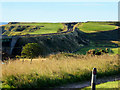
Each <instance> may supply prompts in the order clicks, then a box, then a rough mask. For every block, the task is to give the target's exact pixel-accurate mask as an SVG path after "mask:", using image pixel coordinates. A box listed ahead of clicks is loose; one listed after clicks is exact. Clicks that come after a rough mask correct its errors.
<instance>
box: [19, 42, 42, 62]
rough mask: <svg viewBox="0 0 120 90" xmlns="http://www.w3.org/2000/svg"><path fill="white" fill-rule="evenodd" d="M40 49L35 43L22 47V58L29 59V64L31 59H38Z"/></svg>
mask: <svg viewBox="0 0 120 90" xmlns="http://www.w3.org/2000/svg"><path fill="white" fill-rule="evenodd" d="M41 51H42V49H41V48H40V46H39V45H38V44H37V43H28V44H26V45H25V46H23V50H22V52H21V56H22V57H26V58H30V59H31V62H32V59H33V58H35V57H38V56H39V55H40V53H41Z"/></svg>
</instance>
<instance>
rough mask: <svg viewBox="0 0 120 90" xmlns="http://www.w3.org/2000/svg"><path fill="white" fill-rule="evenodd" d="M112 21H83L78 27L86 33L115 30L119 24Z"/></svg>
mask: <svg viewBox="0 0 120 90" xmlns="http://www.w3.org/2000/svg"><path fill="white" fill-rule="evenodd" d="M111 24H112V23H107V22H106V23H105V22H103V23H101V22H88V23H82V24H80V25H78V28H79V29H80V30H81V31H83V32H86V33H92V32H99V31H108V30H114V29H116V28H117V27H118V26H115V25H111Z"/></svg>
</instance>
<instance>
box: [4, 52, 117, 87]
mask: <svg viewBox="0 0 120 90" xmlns="http://www.w3.org/2000/svg"><path fill="white" fill-rule="evenodd" d="M117 62H118V56H109V55H103V56H99V57H97V56H95V57H91V56H82V55H74V54H57V55H51V56H49V57H48V58H38V59H37V60H33V63H32V64H30V62H29V61H25V62H24V63H22V62H21V61H19V60H16V61H11V63H8V64H7V65H6V64H3V65H2V74H3V78H2V79H3V80H2V81H3V82H4V84H3V87H4V88H5V87H8V88H9V87H11V88H12V87H20V88H21V87H29V88H31V87H53V86H58V85H63V84H67V83H73V82H82V81H85V80H90V79H91V70H92V68H93V67H96V68H97V71H98V75H97V77H98V78H100V77H103V76H110V75H115V74H118V72H119V71H118V67H119V64H118V63H117Z"/></svg>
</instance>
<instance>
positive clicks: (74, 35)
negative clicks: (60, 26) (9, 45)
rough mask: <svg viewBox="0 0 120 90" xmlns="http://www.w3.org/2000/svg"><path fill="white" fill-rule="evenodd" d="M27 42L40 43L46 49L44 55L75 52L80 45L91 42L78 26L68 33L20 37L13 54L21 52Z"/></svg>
mask: <svg viewBox="0 0 120 90" xmlns="http://www.w3.org/2000/svg"><path fill="white" fill-rule="evenodd" d="M27 43H38V44H39V45H40V46H41V48H42V49H44V52H43V53H42V54H43V55H48V54H51V53H57V52H74V51H75V50H77V49H78V48H80V47H83V46H85V45H88V44H89V40H88V39H87V38H86V36H85V34H84V33H82V32H81V31H79V30H78V29H77V28H76V29H75V30H74V31H73V32H71V33H66V34H59V35H48V36H37V37H20V38H19V39H18V41H17V43H16V45H15V48H14V50H13V54H14V55H17V54H20V53H21V50H22V47H23V46H24V45H25V44H27Z"/></svg>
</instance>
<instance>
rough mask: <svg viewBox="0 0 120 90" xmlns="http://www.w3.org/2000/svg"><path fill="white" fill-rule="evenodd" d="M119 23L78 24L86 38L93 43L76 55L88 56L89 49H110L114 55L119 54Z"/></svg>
mask: <svg viewBox="0 0 120 90" xmlns="http://www.w3.org/2000/svg"><path fill="white" fill-rule="evenodd" d="M119 25H120V23H119V22H86V23H82V24H81V23H78V24H77V27H78V28H79V30H80V31H82V32H83V33H84V34H85V35H86V38H88V39H89V40H90V41H91V42H92V43H91V44H90V45H89V46H87V47H84V48H81V49H80V50H78V51H77V52H76V53H77V54H86V52H87V51H88V50H89V49H96V48H109V49H111V50H112V51H113V53H114V54H117V53H118V49H119V45H120V41H119Z"/></svg>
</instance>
